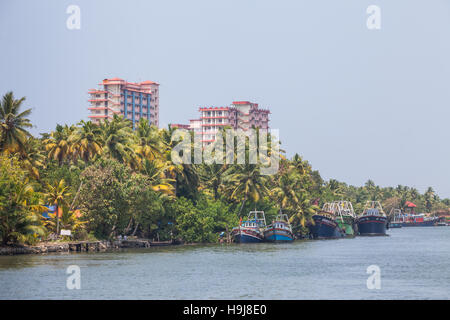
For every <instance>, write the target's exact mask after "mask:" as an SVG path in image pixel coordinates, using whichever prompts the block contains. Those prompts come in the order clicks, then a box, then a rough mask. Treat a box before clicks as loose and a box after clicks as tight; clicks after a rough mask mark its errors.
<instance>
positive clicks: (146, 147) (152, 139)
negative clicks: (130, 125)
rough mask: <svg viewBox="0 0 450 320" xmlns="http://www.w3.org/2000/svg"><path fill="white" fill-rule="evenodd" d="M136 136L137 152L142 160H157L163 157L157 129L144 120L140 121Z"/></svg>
mask: <svg viewBox="0 0 450 320" xmlns="http://www.w3.org/2000/svg"><path fill="white" fill-rule="evenodd" d="M135 135H136V140H137V144H136V148H135V152H136V154H138V155H139V156H140V157H141V159H148V160H155V159H160V158H161V157H162V153H161V141H160V136H159V132H158V129H157V128H156V127H154V126H151V125H150V124H149V123H148V121H147V120H145V119H144V118H142V119H140V120H139V123H138V125H137V128H136V131H135Z"/></svg>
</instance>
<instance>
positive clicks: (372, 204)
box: [356, 201, 388, 236]
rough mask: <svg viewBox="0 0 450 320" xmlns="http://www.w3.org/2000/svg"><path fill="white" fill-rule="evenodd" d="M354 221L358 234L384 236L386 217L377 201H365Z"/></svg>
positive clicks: (386, 224) (386, 226)
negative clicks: (362, 208)
mask: <svg viewBox="0 0 450 320" xmlns="http://www.w3.org/2000/svg"><path fill="white" fill-rule="evenodd" d="M356 223H357V226H358V233H359V235H360V236H385V235H386V230H387V228H388V218H387V216H386V214H385V213H384V211H383V208H382V207H381V204H380V202H379V201H367V203H366V206H365V207H364V210H363V212H362V213H361V215H360V216H359V217H358V218H357V220H356Z"/></svg>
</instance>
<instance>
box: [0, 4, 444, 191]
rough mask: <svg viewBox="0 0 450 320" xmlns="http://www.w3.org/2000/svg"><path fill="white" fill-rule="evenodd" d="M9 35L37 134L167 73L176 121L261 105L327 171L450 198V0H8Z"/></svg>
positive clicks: (3, 71)
mask: <svg viewBox="0 0 450 320" xmlns="http://www.w3.org/2000/svg"><path fill="white" fill-rule="evenodd" d="M71 4H75V5H78V6H79V7H80V9H81V29H80V30H69V29H67V27H66V20H67V18H68V16H69V15H68V14H66V9H67V7H68V6H69V5H71ZM372 4H374V5H378V6H379V7H380V8H381V29H380V30H368V29H367V27H366V20H367V17H368V14H367V13H366V9H367V7H368V6H369V5H372ZM0 40H1V42H0V43H1V48H0V94H1V95H3V94H4V93H5V92H6V91H9V90H13V91H14V93H15V94H16V96H17V97H22V96H26V97H27V101H26V104H25V106H27V107H32V108H33V114H32V116H31V120H32V122H33V124H34V125H35V128H33V130H32V132H33V133H34V134H38V133H40V132H48V131H50V130H51V129H54V128H55V126H56V124H57V123H60V124H63V123H76V122H78V121H79V120H81V119H87V115H88V112H87V106H88V102H87V99H88V95H87V90H88V89H89V88H93V87H97V84H98V83H99V82H100V81H101V80H102V79H104V78H108V77H120V78H123V79H126V80H128V81H144V80H153V81H156V82H159V83H160V84H161V86H160V103H161V106H160V122H161V125H163V126H165V125H167V124H168V123H187V121H188V119H192V118H196V117H198V107H199V106H205V105H208V106H209V105H216V106H221V105H227V104H230V103H231V102H232V101H233V100H250V101H254V102H257V103H259V104H260V106H261V107H263V108H270V110H271V111H272V114H271V118H270V119H271V127H273V128H278V129H280V137H281V140H282V142H283V147H284V149H285V150H287V152H288V155H289V156H292V155H293V154H294V153H295V152H297V153H299V154H301V155H302V156H304V158H305V159H307V160H309V161H310V162H311V164H312V165H313V167H314V168H315V169H318V170H320V172H321V174H322V175H323V176H324V177H325V178H326V179H329V178H336V179H338V180H341V181H345V182H347V183H350V184H354V185H361V184H363V183H364V182H365V181H366V180H367V179H369V178H370V179H373V180H374V181H375V183H377V184H379V185H382V186H389V185H391V186H396V185H397V184H403V185H409V186H413V187H416V188H418V189H419V190H420V191H424V189H425V188H426V187H427V186H433V187H434V188H435V190H436V191H437V192H438V193H439V195H440V196H441V197H450V170H449V163H450V148H449V143H448V142H449V138H450V129H449V120H450V90H449V88H450V79H449V76H450V1H448V0H420V1H414V0H396V1H391V0H390V1H387V0H384V1H381V0H371V1H365V0H308V1H299V0H293V1H273V0H271V1H264V0H253V1H248V0H236V1H235V0H220V1H219V0H214V1H212V0H204V1H196V0H189V1H170V0H169V1H167V0H165V1H162V0H160V1H132V0H127V1H75V0H72V1H56V0H54V1H17V0H14V1H12V0H1V1H0Z"/></svg>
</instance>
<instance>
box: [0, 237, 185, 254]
mask: <svg viewBox="0 0 450 320" xmlns="http://www.w3.org/2000/svg"><path fill="white" fill-rule="evenodd" d="M171 245H178V243H176V242H173V241H159V242H154V241H150V240H148V239H128V240H113V241H108V240H101V241H70V242H58V241H54V242H41V243H39V244H37V245H34V246H28V245H15V246H0V256H1V255H18V254H45V253H63V252H66V253H71V252H101V251H106V250H115V249H125V248H150V247H155V246H171Z"/></svg>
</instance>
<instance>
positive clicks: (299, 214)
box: [289, 192, 320, 227]
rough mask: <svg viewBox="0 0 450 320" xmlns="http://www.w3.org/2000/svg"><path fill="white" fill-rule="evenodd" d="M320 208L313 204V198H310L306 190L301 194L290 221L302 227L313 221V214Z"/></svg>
mask: <svg viewBox="0 0 450 320" xmlns="http://www.w3.org/2000/svg"><path fill="white" fill-rule="evenodd" d="M319 209H320V208H319V207H318V206H317V205H315V204H312V201H311V199H309V198H308V195H307V193H306V192H302V193H300V195H299V201H298V204H297V206H296V207H295V208H294V214H293V215H292V216H291V217H290V219H289V221H290V222H291V223H293V224H299V225H301V226H302V227H304V226H305V225H306V223H307V222H313V220H312V216H313V215H314V214H315V213H316V212H317V210H319Z"/></svg>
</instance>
